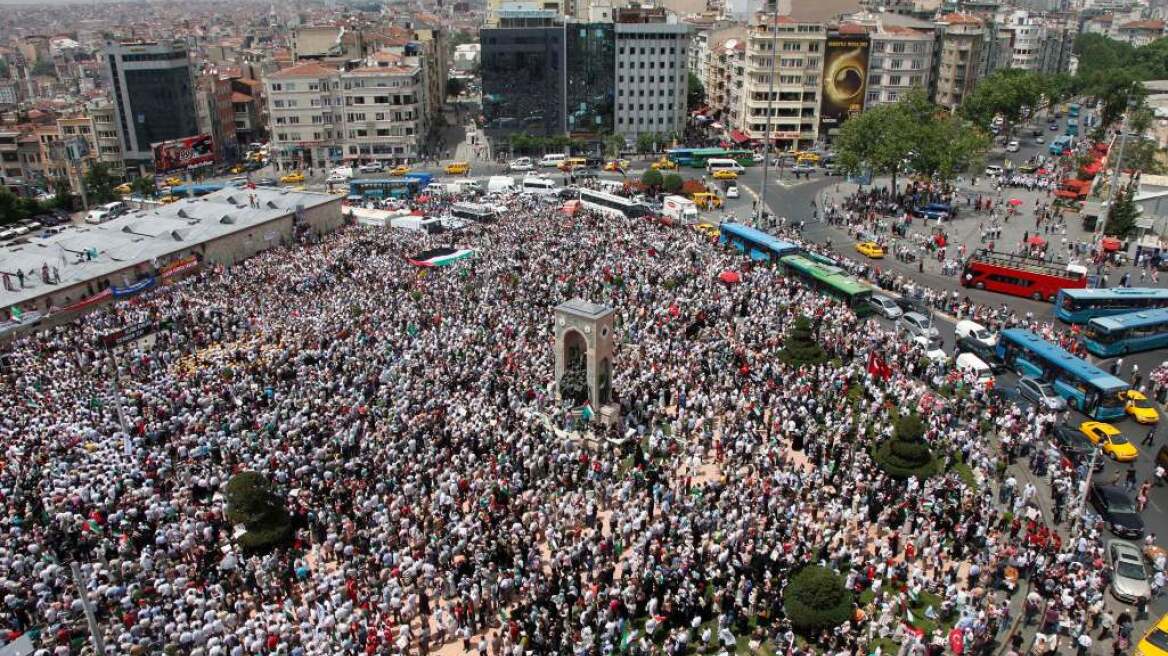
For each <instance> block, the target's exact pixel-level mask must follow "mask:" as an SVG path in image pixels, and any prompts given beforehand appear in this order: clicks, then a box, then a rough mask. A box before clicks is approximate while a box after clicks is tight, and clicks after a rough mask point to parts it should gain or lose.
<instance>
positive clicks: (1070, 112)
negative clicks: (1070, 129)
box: [1067, 103, 1079, 118]
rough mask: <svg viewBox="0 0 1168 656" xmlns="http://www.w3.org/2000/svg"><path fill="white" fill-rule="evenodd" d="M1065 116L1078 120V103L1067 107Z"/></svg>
mask: <svg viewBox="0 0 1168 656" xmlns="http://www.w3.org/2000/svg"><path fill="white" fill-rule="evenodd" d="M1067 116H1069V117H1071V118H1078V117H1079V105H1078V103H1071V104H1070V106H1068V107H1067Z"/></svg>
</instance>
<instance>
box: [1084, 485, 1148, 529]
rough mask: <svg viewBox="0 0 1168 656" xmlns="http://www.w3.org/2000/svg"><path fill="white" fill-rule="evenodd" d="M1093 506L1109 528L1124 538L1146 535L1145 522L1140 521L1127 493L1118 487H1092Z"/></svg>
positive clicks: (1091, 498)
mask: <svg viewBox="0 0 1168 656" xmlns="http://www.w3.org/2000/svg"><path fill="white" fill-rule="evenodd" d="M1090 500H1091V506H1092V507H1093V508H1095V512H1097V513H1099V515H1100V516H1101V517H1103V521H1104V522H1105V523H1106V524H1107V528H1109V529H1111V532H1112V533H1115V534H1116V535H1118V536H1120V537H1123V538H1139V537H1143V535H1144V520H1142V519H1140V514H1139V512H1137V511H1136V506H1135V504H1134V503H1132V500H1131V498H1130V497H1128V495H1127V493H1126V492H1124V491H1123V488H1120V487H1118V486H1116V485H1100V484H1098V483H1094V484H1092V485H1091V494H1090Z"/></svg>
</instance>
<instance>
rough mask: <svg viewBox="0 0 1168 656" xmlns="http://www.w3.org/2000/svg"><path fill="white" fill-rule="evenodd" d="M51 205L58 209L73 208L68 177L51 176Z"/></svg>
mask: <svg viewBox="0 0 1168 656" xmlns="http://www.w3.org/2000/svg"><path fill="white" fill-rule="evenodd" d="M53 194H55V196H56V197H55V198H53V205H54V206H56V207H57V208H58V209H62V210H66V211H69V210H72V209H73V194H72V192H71V190H70V189H69V179H68V178H63V177H58V178H53Z"/></svg>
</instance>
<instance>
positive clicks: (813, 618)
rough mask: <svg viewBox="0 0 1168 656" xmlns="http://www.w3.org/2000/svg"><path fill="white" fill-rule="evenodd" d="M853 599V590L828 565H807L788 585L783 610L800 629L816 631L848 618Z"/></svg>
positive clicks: (802, 630) (838, 623) (804, 631)
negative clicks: (849, 589) (826, 566)
mask: <svg viewBox="0 0 1168 656" xmlns="http://www.w3.org/2000/svg"><path fill="white" fill-rule="evenodd" d="M852 602H853V596H852V593H851V592H849V591H848V589H847V588H846V587H844V581H843V579H842V578H841V577H840V576H839V575H838V574H836V573H835V572H833V571H831V570H829V569H827V568H825V567H818V566H808V567H804V568H803V569H801V570H799V572H797V573H796V574H795V575H794V576H793V577H791V581H790V582H789V583H788V584H787V589H786V591H785V593H784V595H783V610H784V611H786V613H787V618H788V619H790V620H791V626H793V627H794V628H795V629H796V630H797V631H800V632H803V633H813V632H818V631H821V630H823V629H832V628H835V627H837V626H839V625H840V624H843V623H844V622H846V621H848V619H849V618H850V617H851V615H852Z"/></svg>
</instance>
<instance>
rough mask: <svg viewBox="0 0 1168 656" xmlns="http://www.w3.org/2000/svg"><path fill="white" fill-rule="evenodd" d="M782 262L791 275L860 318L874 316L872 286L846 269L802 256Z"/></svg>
mask: <svg viewBox="0 0 1168 656" xmlns="http://www.w3.org/2000/svg"><path fill="white" fill-rule="evenodd" d="M779 261H780V262H782V263H783V266H784V267H785V268H786V269H787V273H789V274H791V275H794V276H798V277H799V278H801V279H802V280H803V281H804V282H806V283H807V284H809V285H811V286H812V287H814V288H816V289H818V290H820V291H822V292H823V293H825V294H828V295H829V296H833V297H835V298H837V299H839V300H841V301H843V302H844V303H847V305H848V307H850V308H851V309H852V311H853V312H855V313H856V315H857V316H861V317H863V316H867V315H868V314H870V313H871V312H872V304H871V302H870V301H871V298H872V286H871V285H869V284H868V283H865V282H861V281H860V280H858V279H857V278H855V277H853V276H849V275H848V274H847V273H846V272H845V271H844V270H843V269H841V268H839V267H837V266H834V265H831V264H826V263H824V262H821V261H816V260H812V259H810V258H808V257H804V256H802V255H785V256H783V257H781V258H779Z"/></svg>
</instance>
